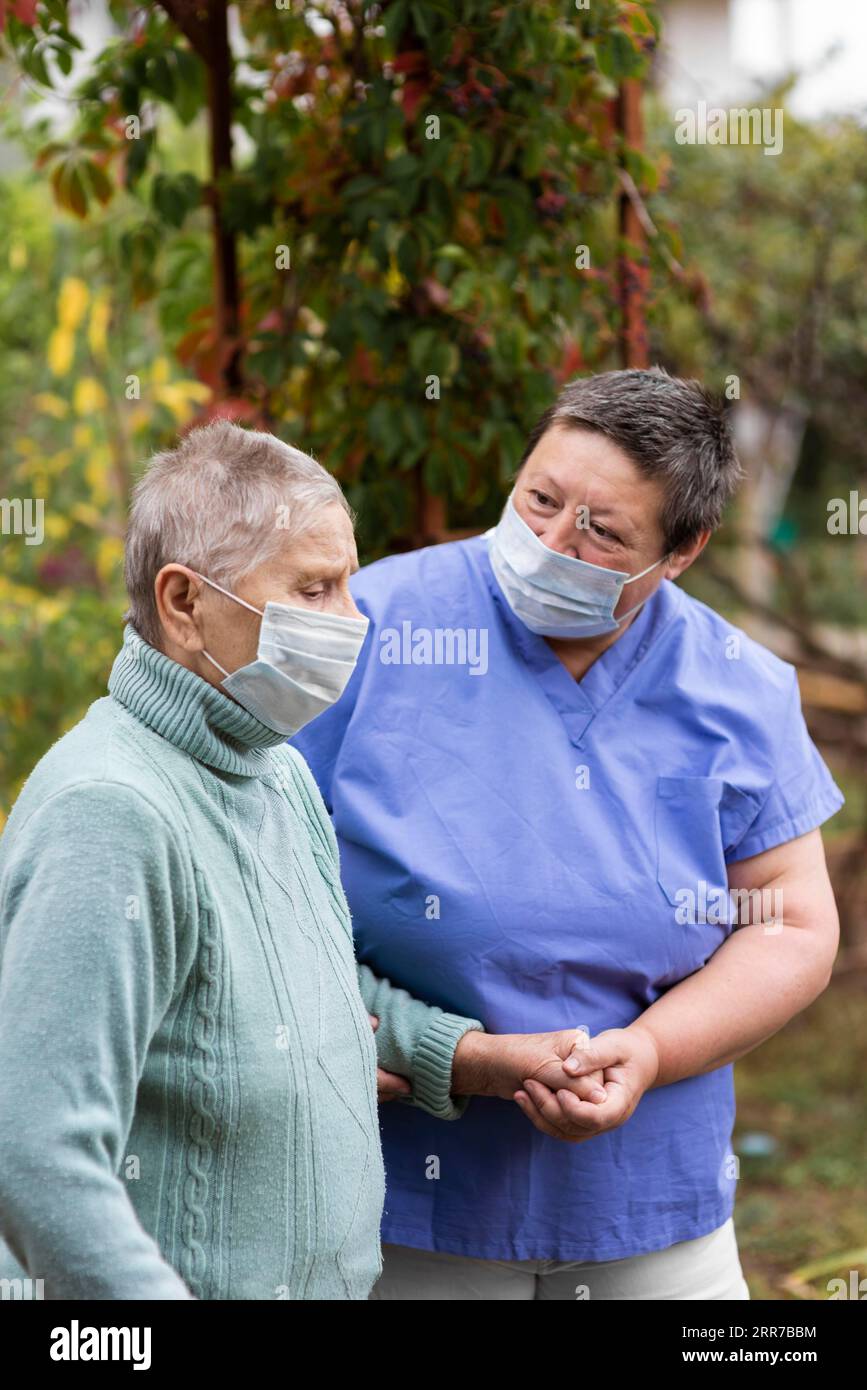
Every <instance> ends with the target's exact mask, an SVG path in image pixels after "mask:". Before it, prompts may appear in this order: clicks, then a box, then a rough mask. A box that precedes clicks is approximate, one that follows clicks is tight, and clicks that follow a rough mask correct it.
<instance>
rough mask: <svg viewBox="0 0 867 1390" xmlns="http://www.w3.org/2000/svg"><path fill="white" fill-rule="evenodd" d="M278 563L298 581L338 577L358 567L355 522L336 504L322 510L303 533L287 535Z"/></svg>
mask: <svg viewBox="0 0 867 1390" xmlns="http://www.w3.org/2000/svg"><path fill="white" fill-rule="evenodd" d="M275 563H276V566H277V567H279V569H280V570H281V571H283V572H284V573H286V574H288V575H290V576H291V577H292V578H293V579H295V580H296V581H298V582H301V583H304V582H306V581H307V580H313V579H324V578H333V579H339V578H340V577H341V576H342V575H343V574H345V573H346V571H347V570H348V571H349V573H351V574H354V573H355V571H356V570H357V569H358V552H357V550H356V545H355V534H354V532H353V529H352V522H351V520H350V518H349V516H348V515H347V513H346V511H345V510H344V508H343V507H342V506H341V505H340V504H339V503H335V504H334V505H333V506H329V507H325V508H323V510H322V511H321V512H320V513H319V516H318V518H317V520H316V521H315V523H314V524H313V525H312V526H310V527H308V528H306V529H305V530H304V531H303V532H302V533H301V534H300V535H297V536H291V537H290V536H288V535H287V537H286V540H285V542H284V543H283V545H280V546H278V551H277V555H276V557H275Z"/></svg>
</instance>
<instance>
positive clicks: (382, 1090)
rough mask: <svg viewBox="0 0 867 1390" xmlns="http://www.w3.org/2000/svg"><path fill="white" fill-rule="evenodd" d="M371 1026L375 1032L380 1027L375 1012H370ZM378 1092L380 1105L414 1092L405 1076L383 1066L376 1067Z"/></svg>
mask: <svg viewBox="0 0 867 1390" xmlns="http://www.w3.org/2000/svg"><path fill="white" fill-rule="evenodd" d="M367 1017H368V1018H369V1019H370V1026H371V1028H372V1029H373V1031H374V1033H375V1032H376V1030H377V1028H378V1027H379V1019H378V1018H377V1017H376V1015H375V1014H368V1015H367ZM376 1094H377V1098H378V1100H379V1103H380V1105H381V1104H382V1103H383V1102H384V1101H387V1100H395V1099H396V1097H397V1096H408V1095H411V1094H412V1086H411V1085H410V1084H409V1082H408V1081H407V1079H406V1077H405V1076H398V1075H397V1072H393V1071H384V1070H383V1068H382V1067H377V1068H376Z"/></svg>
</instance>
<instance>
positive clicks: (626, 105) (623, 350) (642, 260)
mask: <svg viewBox="0 0 867 1390" xmlns="http://www.w3.org/2000/svg"><path fill="white" fill-rule="evenodd" d="M617 129H618V133H619V135H620V139H621V142H622V143H623V144H624V145H628V146H630V147H631V148H632V149H636V150H638V149H641V147H642V145H643V142H644V126H643V122H642V118H641V84H640V82H638V80H637V79H636V78H634V77H629V78H625V79H624V81H623V82H622V83H621V84H620V91H619V94H618V98H617ZM618 211H619V217H618V222H619V231H620V236H621V239H622V240H624V241H627V242H629V243H630V245H631V247H632V248H633V251H632V252H630V251H629V250H628V249H626V248H624V249H623V250H621V252H620V255H619V257H618V266H617V279H618V291H619V300H620V313H621V319H620V358H621V361H622V363H623V366H624V367H648V366H649V365H650V356H649V348H648V342H647V324H646V321H645V315H646V303H647V287H648V280H649V272H648V265H647V243H646V239H645V233H644V228H643V227H642V225H641V221H640V219H639V216H638V213H637V211H636V209H635V207H634V206H633V203H632V200H631V199H630V198H629V196H628V194H627V193H626V191H625V189H624V190H621V193H620V207H619V210H618Z"/></svg>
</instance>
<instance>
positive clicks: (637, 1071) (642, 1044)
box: [514, 1023, 659, 1144]
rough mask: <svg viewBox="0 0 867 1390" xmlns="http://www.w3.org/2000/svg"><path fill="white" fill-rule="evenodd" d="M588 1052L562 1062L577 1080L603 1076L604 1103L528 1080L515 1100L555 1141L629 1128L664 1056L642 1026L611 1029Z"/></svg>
mask: <svg viewBox="0 0 867 1390" xmlns="http://www.w3.org/2000/svg"><path fill="white" fill-rule="evenodd" d="M583 1036H584V1045H583V1048H582V1047H581V1046H580V1035H579V1046H578V1047H577V1048H576V1049H573V1051H572V1053H571V1055H570V1056H569V1057H567V1058H566V1059H565V1061H564V1063H563V1068H564V1071H565V1072H566V1073H567V1074H571V1075H573V1076H575V1077H582V1076H583V1077H587V1076H594V1077H595V1076H597V1075H598V1073H599V1069H600V1068H601V1069H602V1071H603V1073H604V1087H605V1094H606V1099H605V1101H604V1103H603V1104H601V1105H592V1104H590V1105H588V1104H587V1103H586V1102H585V1101H582V1100H578V1099H576V1097H575V1095H574V1094H573V1088H572V1087H570V1088H569V1089H566V1088H565V1087H554V1086H551V1085H550V1083H547V1084H545V1083H543V1081H540V1079H539V1078H534V1077H532V1076H528V1077H527V1078H526V1080H525V1081H524V1088H523V1090H518V1091H516V1092H515V1097H514V1098H515V1100H516V1101H517V1103H518V1105H519V1106H520V1107H521V1109H522V1110H523V1112H524V1114H525V1115H526V1116H527V1118H528V1120H530V1122H531V1123H532V1124H534V1125H535V1126H536V1128H537V1129H539V1130H541V1131H542V1133H543V1134H549V1135H550V1136H551V1138H552V1139H566V1140H568V1141H569V1142H571V1143H573V1144H579V1143H581V1141H582V1140H584V1139H592V1138H593V1137H594V1136H595V1135H597V1134H604V1133H605V1132H606V1131H607V1130H609V1129H617V1127H618V1125H622V1124H624V1122H625V1121H626V1120H628V1119H629V1116H630V1115H631V1114H632V1112H633V1110H634V1109H635V1107H636V1106H637V1104H638V1102H639V1101H640V1100H641V1097H642V1096H643V1095H644V1092H645V1091H647V1090H649V1089H650V1087H651V1086H653V1084H654V1082H655V1081H656V1077H657V1072H658V1070H659V1056H658V1053H657V1050H656V1044H655V1042H654V1041H653V1038H652V1037H651V1035H650V1033H649V1032H647V1031H646V1030H645V1029H643V1028H642V1027H641V1025H640V1024H637V1023H635V1024H631V1025H630V1027H629V1028H609V1029H608V1030H607V1031H606V1032H604V1033H597V1035H596V1037H595V1038H592V1039H590V1040H589V1041H588V1040H587V1036H586V1034H585V1035H583Z"/></svg>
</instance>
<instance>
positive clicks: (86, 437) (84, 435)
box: [72, 424, 93, 452]
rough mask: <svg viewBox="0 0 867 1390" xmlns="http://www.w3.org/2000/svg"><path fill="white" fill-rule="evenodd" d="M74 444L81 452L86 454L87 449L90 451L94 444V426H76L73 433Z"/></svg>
mask: <svg viewBox="0 0 867 1390" xmlns="http://www.w3.org/2000/svg"><path fill="white" fill-rule="evenodd" d="M72 443H73V445H74V446H75V448H76V449H79V450H81V452H84V450H85V449H90V447H91V445H92V444H93V428H92V426H91V425H83V424H78V425H76V426H75V429H74V430H73V431H72Z"/></svg>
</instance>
